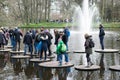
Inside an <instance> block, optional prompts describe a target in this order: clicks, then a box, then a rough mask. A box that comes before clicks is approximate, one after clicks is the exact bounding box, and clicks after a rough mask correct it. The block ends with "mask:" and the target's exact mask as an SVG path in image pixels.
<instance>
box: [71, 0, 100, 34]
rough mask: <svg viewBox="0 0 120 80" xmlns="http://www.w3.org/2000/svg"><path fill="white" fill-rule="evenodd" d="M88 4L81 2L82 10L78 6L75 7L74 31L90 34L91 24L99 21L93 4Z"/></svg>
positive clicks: (87, 1)
mask: <svg viewBox="0 0 120 80" xmlns="http://www.w3.org/2000/svg"><path fill="white" fill-rule="evenodd" d="M89 3H90V2H89V0H83V4H82V8H81V7H80V6H77V7H75V11H74V15H73V25H74V26H75V27H73V29H74V30H76V29H77V30H78V31H79V32H82V33H90V32H91V27H92V26H93V24H94V23H96V22H98V21H99V20H98V19H99V11H98V9H97V7H96V5H95V3H94V4H92V3H90V4H89Z"/></svg>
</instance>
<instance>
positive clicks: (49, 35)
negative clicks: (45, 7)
mask: <svg viewBox="0 0 120 80" xmlns="http://www.w3.org/2000/svg"><path fill="white" fill-rule="evenodd" d="M45 33H46V35H47V36H48V39H47V46H48V52H49V53H48V56H51V55H52V51H51V44H52V42H51V40H52V39H53V36H52V34H51V33H50V32H49V31H48V29H46V30H45Z"/></svg>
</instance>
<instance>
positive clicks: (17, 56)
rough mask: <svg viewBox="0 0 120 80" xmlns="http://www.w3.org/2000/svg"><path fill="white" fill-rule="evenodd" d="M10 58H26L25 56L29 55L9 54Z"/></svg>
mask: <svg viewBox="0 0 120 80" xmlns="http://www.w3.org/2000/svg"><path fill="white" fill-rule="evenodd" d="M11 58H15V59H26V58H30V56H27V55H25V56H24V55H15V56H11Z"/></svg>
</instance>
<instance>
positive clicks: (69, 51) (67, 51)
mask: <svg viewBox="0 0 120 80" xmlns="http://www.w3.org/2000/svg"><path fill="white" fill-rule="evenodd" d="M53 53H56V52H53ZM66 53H71V51H66Z"/></svg>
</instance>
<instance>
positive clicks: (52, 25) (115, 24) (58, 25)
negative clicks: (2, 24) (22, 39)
mask: <svg viewBox="0 0 120 80" xmlns="http://www.w3.org/2000/svg"><path fill="white" fill-rule="evenodd" d="M102 25H103V26H104V27H106V28H109V27H120V22H111V23H102ZM66 26H69V27H70V26H72V23H57V22H41V23H39V24H29V25H22V26H21V28H33V27H34V28H38V27H47V28H63V27H66ZM94 27H99V25H98V24H97V25H94Z"/></svg>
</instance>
